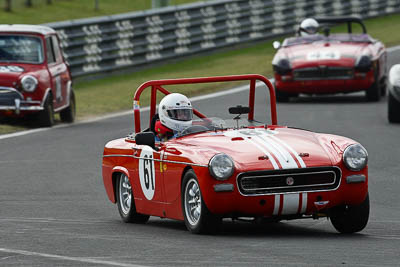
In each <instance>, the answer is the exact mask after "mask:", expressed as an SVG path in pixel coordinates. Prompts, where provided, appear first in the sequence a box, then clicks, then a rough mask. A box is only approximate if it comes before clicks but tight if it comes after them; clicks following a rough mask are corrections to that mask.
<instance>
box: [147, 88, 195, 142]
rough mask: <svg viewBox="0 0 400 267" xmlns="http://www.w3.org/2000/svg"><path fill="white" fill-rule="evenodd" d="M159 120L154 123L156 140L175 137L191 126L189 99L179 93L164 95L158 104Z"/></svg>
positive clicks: (191, 110)
mask: <svg viewBox="0 0 400 267" xmlns="http://www.w3.org/2000/svg"><path fill="white" fill-rule="evenodd" d="M158 116H159V120H158V121H157V122H156V123H155V127H154V128H155V132H156V141H165V140H168V139H170V138H174V137H176V136H177V135H178V134H179V132H181V131H183V130H184V129H186V128H188V127H190V126H192V119H193V108H192V104H191V103H190V100H189V99H188V98H187V97H186V96H184V95H182V94H179V93H172V94H169V95H166V96H165V97H164V98H163V99H162V100H161V102H160V104H159V106H158Z"/></svg>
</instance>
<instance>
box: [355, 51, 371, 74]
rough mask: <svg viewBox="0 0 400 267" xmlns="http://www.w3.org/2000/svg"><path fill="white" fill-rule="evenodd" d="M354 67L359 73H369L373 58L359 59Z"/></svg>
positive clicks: (363, 57)
mask: <svg viewBox="0 0 400 267" xmlns="http://www.w3.org/2000/svg"><path fill="white" fill-rule="evenodd" d="M354 67H355V69H356V70H357V71H362V72H368V71H369V70H370V69H371V67H372V60H371V57H370V56H367V55H362V56H360V57H358V58H357V60H356V64H355V66H354Z"/></svg>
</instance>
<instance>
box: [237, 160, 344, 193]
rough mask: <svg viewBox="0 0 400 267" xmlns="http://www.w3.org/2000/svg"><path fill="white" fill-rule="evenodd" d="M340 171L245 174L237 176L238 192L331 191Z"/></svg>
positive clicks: (308, 169) (295, 170)
mask: <svg viewBox="0 0 400 267" xmlns="http://www.w3.org/2000/svg"><path fill="white" fill-rule="evenodd" d="M340 178H341V171H340V169H339V168H337V167H321V168H302V169H289V170H287V169H286V170H272V171H257V172H246V173H241V174H239V175H238V177H237V180H238V186H239V191H240V192H241V193H242V194H244V195H259V194H275V193H290V192H308V191H324V190H327V191H328V190H333V189H335V188H337V187H338V185H339V183H340Z"/></svg>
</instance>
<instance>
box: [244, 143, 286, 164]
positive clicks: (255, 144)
mask: <svg viewBox="0 0 400 267" xmlns="http://www.w3.org/2000/svg"><path fill="white" fill-rule="evenodd" d="M243 139H244V140H247V141H248V142H249V143H251V144H253V145H254V146H255V147H256V148H258V149H259V150H260V151H261V152H262V153H264V154H265V155H267V156H268V159H269V161H270V162H271V164H272V166H273V167H274V169H275V170H278V169H279V166H278V164H277V163H276V161H275V159H274V158H273V157H272V155H271V153H269V152H268V150H266V149H264V148H263V147H262V146H260V145H258V144H257V143H256V142H254V141H253V140H251V139H248V138H243Z"/></svg>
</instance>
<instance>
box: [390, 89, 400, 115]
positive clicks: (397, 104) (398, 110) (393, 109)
mask: <svg viewBox="0 0 400 267" xmlns="http://www.w3.org/2000/svg"><path fill="white" fill-rule="evenodd" d="M388 119H389V122H392V123H399V122H400V101H397V99H396V98H395V97H394V96H393V95H392V94H391V93H390V91H389V97H388Z"/></svg>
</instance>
